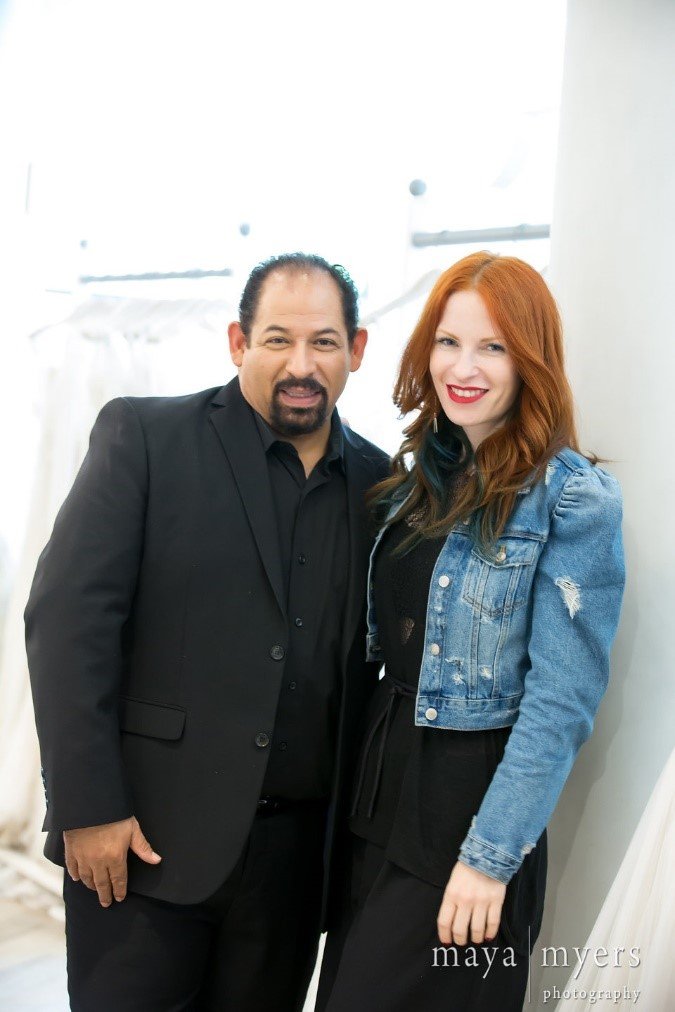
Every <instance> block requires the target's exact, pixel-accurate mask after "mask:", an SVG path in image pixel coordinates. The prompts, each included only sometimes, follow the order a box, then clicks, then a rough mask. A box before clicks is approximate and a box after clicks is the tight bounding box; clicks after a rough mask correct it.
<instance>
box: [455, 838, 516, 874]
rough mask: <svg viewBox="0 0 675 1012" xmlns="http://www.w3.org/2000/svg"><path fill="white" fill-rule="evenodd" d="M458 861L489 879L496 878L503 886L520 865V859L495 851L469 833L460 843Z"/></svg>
mask: <svg viewBox="0 0 675 1012" xmlns="http://www.w3.org/2000/svg"><path fill="white" fill-rule="evenodd" d="M459 860H460V861H461V862H462V864H466V865H468V866H469V868H475V869H476V871H482V872H483V874H484V875H489V876H490V878H496V879H497V880H498V881H499V882H503V883H504V885H508V883H509V881H510V880H511V879H512V878H513V876H514V875H515V873H516V872H517V871H518V869H519V868H520V865H521V863H522V858H520V859H517V858H515V857H513V856H512V855H511V854H506V853H504V851H503V850H497V849H496V848H495V847H493V846H492V844H491V843H488V842H487V841H486V840H482V839H481V838H480V837H479V836H476V834H475V833H469V834H468V835H467V837H466V839H465V840H464V842H463V843H462V846H461V848H460V851H459Z"/></svg>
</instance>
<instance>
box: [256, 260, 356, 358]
mask: <svg viewBox="0 0 675 1012" xmlns="http://www.w3.org/2000/svg"><path fill="white" fill-rule="evenodd" d="M275 271H289V272H290V271H293V272H298V273H300V272H305V271H307V272H309V271H322V272H323V273H324V274H328V276H329V277H331V278H332V279H333V281H334V282H335V284H336V285H337V286H338V289H339V290H340V298H341V299H342V314H343V316H344V320H345V326H346V328H347V337H348V339H349V343H350V344H351V343H352V342H353V340H354V336H355V334H356V331H357V330H358V325H359V309H358V300H359V294H358V292H357V290H356V285H355V284H354V282H353V281H352V279H351V277H350V276H349V272H348V271H347V270H346V269H345V268H344V267H342V266H341V264H329V263H328V261H327V260H324V258H323V257H320V256H317V254H316V253H282V254H281V255H280V256H275V257H268V259H267V260H263V261H262V263H259V264H258V265H257V266H256V267H254V268H253V270H252V271H251V273H250V275H249V277H248V281H247V282H246V284H245V286H244V291H243V292H242V296H241V301H240V303H239V326H240V327H241V329H242V330H243V332H244V336H245V337H246V342H247V343H248V344H250V342H251V327H252V326H253V320H254V319H255V314H256V310H257V308H258V302H259V300H260V292H261V289H262V286H263V284H264V283H265V279H266V278H268V277H269V275H270V274H273V273H274V272H275Z"/></svg>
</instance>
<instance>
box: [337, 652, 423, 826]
mask: <svg viewBox="0 0 675 1012" xmlns="http://www.w3.org/2000/svg"><path fill="white" fill-rule="evenodd" d="M382 681H383V682H386V683H387V685H388V686H389V693H388V695H387V702H386V704H385V706H384V707H383V709H382V711H381V713H380V714H379V716H378V718H377V720H376V721H375V723H374V724H373V726H372V727H371V729H370V733H369V735H368V737H367V738H366V741H365V744H364V746H363V757H362V759H361V765H360V768H359V775H358V778H357V782H356V791H355V794H354V801H353V804H352V809H351V812H350V815H351V816H354V815H356V812H357V809H358V807H359V802H360V801H361V793H362V791H363V783H364V780H365V778H366V769H367V766H368V756H369V755H370V749H371V747H372V745H373V742H374V741H375V736H376V735H377V732H378V731H379V730H380V728H381V729H382V731H381V734H380V745H379V748H378V750H377V763H376V764H375V775H374V777H373V787H372V790H371V792H370V801H369V802H368V808H367V809H366V818H367V819H372V817H373V809H374V807H375V800H376V798H377V792H378V790H379V787H380V780H381V778H382V766H383V765H384V751H385V748H386V747H387V737H388V735H389V727H390V724H391V718H392V714H393V712H394V701H395V700H396V698H397V697H398V696H416V695H417V688H416V687H414V686H412V685H408V683H407V682H402V681H400V680H399V679H398V678H394V676H393V675H390V674H389V672H388V671H386V670H385V673H384V677H383V679H382Z"/></svg>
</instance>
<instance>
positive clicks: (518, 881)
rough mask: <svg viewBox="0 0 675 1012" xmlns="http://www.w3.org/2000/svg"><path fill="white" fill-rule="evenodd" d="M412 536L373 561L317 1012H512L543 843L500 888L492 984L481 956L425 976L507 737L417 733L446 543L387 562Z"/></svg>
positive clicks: (537, 905) (535, 928)
mask: <svg viewBox="0 0 675 1012" xmlns="http://www.w3.org/2000/svg"><path fill="white" fill-rule="evenodd" d="M409 534H410V530H409V528H407V526H406V525H405V523H398V524H395V525H394V526H393V527H392V528H391V529H390V530H388V531H386V532H385V534H384V535H383V538H382V541H381V543H380V546H379V548H378V553H377V556H376V560H375V566H374V574H373V579H374V604H375V612H376V614H377V622H378V632H379V636H380V642H381V645H382V650H383V654H384V657H385V663H386V674H385V677H384V678H383V679H382V680H381V681H380V683H379V685H378V687H377V689H376V691H375V693H374V695H373V697H372V699H371V702H370V705H369V708H368V721H367V726H366V735H365V739H364V743H363V746H362V749H361V756H360V759H359V771H358V774H357V778H356V784H355V790H354V795H353V803H352V815H351V818H350V827H351V830H352V834H353V835H352V845H351V854H350V857H349V858H348V859H347V864H346V871H345V872H344V873H343V874H344V878H345V883H346V884H345V888H344V891H343V894H342V898H341V900H342V908H341V915H340V916H339V917H338V918H337V925H336V930H335V931H334V932H333V933H332V934H329V936H328V941H327V944H326V950H325V953H324V959H323V963H322V970H321V982H320V988H319V1001H318V1003H317V1006H316V1009H317V1012H323V1010H324V1009H325V1010H326V1012H418V1010H419V1009H425V1010H429V1012H436V1010H438V1012H441V1010H443V1012H509V1010H512V1012H516V1010H517V1012H520V1009H521V1008H522V1002H523V997H524V992H525V986H526V983H527V972H528V967H527V952H528V946H533V945H534V942H535V941H536V938H537V936H538V933H539V929H540V926H541V919H542V913H543V901H544V888H545V881H546V833H545V832H544V833H543V834H542V837H541V839H540V840H539V843H538V845H537V846H536V847H535V848H534V850H533V851H532V852H531V853H530V854H529V855H528V856H527V857H526V858H525V860H524V861H523V864H522V865H521V867H520V869H519V870H518V872H517V873H516V875H515V876H514V877H513V878H512V879H511V881H510V882H509V884H508V886H507V889H506V897H505V902H504V907H503V913H502V921H501V924H500V928H499V932H498V935H497V937H496V939H495V940H494V942H491V943H489V945H488V951H489V952H490V953H492V949H493V947H494V946H495V945H496V946H498V952H497V954H496V957H495V960H494V963H493V965H492V967H491V970H490V973H489V974H488V975H487V976H486V977H485V978H484V977H483V974H484V972H485V969H486V968H487V961H486V959H485V957H484V956H481V957H480V959H479V961H478V963H479V965H478V966H476V967H474V966H470V965H466V963H465V962H464V961H463V960H460V965H459V968H457V967H455V966H453V965H451V966H450V967H448V968H444V967H443V966H436V967H435V966H433V964H432V960H433V950H434V947H435V946H440V942H439V940H438V935H437V929H436V918H437V915H438V910H439V908H440V905H441V902H442V899H443V892H444V890H445V887H446V885H447V883H448V879H449V878H450V873H451V872H452V869H453V867H454V865H455V863H456V861H457V858H458V855H459V849H460V845H461V843H462V841H463V840H464V837H465V836H466V834H467V832H468V830H469V826H470V823H471V819H472V817H473V816H474V815H475V814H476V812H477V811H478V809H479V807H480V804H481V801H482V799H483V796H484V794H485V791H486V790H487V788H488V786H489V784H490V781H491V779H492V777H493V775H494V772H495V770H496V768H497V765H498V764H499V762H500V760H501V757H502V755H503V752H504V747H505V745H506V742H507V740H508V737H509V734H510V731H511V729H510V728H497V729H494V730H491V729H488V730H480V731H453V730H449V729H445V728H443V729H441V728H438V729H436V728H428V727H416V726H415V723H414V717H415V697H416V693H417V683H418V678H419V670H420V666H421V659H422V652H423V649H424V637H425V626H426V612H427V600H428V593H429V585H430V582H431V577H432V573H433V569H434V566H435V563H436V560H437V558H438V554H439V552H440V550H441V548H442V545H443V542H444V540H445V539H444V538H439V539H435V540H422V541H420V542H419V543H418V544H417V545H416V546H415V547H414V548H413V549H412V550H411V551H409V552H407V553H406V554H404V555H396V554H394V550H395V548H396V546H398V545H400V543H401V541H402V540H403V539H404V538H405V537H407V536H408V535H409ZM504 946H513V947H514V948H515V949H516V951H517V952H519V953H520V954H521V957H522V958H521V959H520V960H519V961H518V965H517V966H516V967H510V966H509V967H505V966H504V957H506V958H507V961H508V954H505V953H503V952H502V949H503V947H504ZM477 948H478V949H479V950H480V948H481V947H477ZM343 950H344V951H343ZM458 951H459V952H460V953H461V952H462V951H463V950H462V949H461V948H459V947H458Z"/></svg>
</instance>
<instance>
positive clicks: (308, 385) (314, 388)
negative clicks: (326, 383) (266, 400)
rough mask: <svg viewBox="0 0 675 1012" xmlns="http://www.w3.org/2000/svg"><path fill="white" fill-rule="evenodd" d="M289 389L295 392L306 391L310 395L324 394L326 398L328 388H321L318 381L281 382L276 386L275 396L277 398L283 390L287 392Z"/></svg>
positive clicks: (307, 379) (293, 380)
mask: <svg viewBox="0 0 675 1012" xmlns="http://www.w3.org/2000/svg"><path fill="white" fill-rule="evenodd" d="M289 388H291V389H294V390H306V391H307V392H308V393H310V394H323V396H324V397H325V396H326V388H325V387H323V386H321V384H320V383H319V382H318V380H314V379H309V378H305V379H297V380H296V379H287V380H279V382H278V383H275V385H274V396H275V397H276V395H277V394H278V393H280V392H281V391H282V390H287V389H289Z"/></svg>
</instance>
